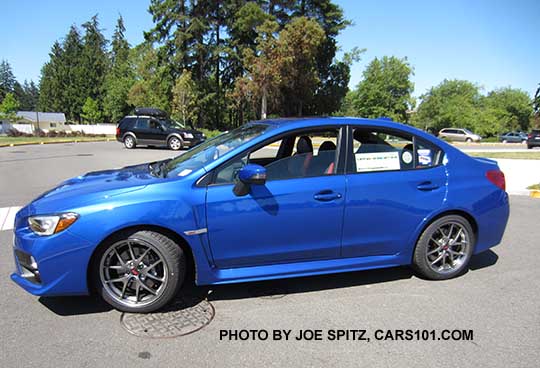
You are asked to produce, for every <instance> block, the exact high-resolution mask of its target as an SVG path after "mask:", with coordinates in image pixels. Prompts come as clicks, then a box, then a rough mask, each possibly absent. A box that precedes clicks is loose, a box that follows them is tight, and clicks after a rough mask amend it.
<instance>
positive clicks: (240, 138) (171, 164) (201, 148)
mask: <svg viewBox="0 0 540 368" xmlns="http://www.w3.org/2000/svg"><path fill="white" fill-rule="evenodd" d="M271 128H272V125H268V124H248V125H243V126H241V127H240V128H236V129H234V130H231V131H230V132H225V133H223V134H220V135H218V136H217V137H214V138H212V139H209V140H207V141H206V142H204V143H202V144H200V145H198V146H196V147H195V148H193V149H190V150H189V151H187V152H186V153H184V154H183V155H181V156H178V157H176V158H174V159H172V160H170V161H168V162H167V163H166V165H165V170H164V176H168V177H172V176H186V175H188V174H190V173H191V172H192V171H195V170H199V169H200V168H202V167H203V166H206V165H208V164H209V163H211V162H213V161H215V160H217V159H218V158H219V157H221V156H223V155H224V154H226V153H227V152H229V151H231V150H233V149H235V148H236V147H239V146H241V145H242V144H244V143H246V142H249V141H250V140H252V139H254V138H256V137H258V136H260V135H261V134H263V133H265V132H266V131H267V130H269V129H271Z"/></svg>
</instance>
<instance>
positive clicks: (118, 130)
mask: <svg viewBox="0 0 540 368" xmlns="http://www.w3.org/2000/svg"><path fill="white" fill-rule="evenodd" d="M116 135H117V136H118V135H120V128H119V127H116Z"/></svg>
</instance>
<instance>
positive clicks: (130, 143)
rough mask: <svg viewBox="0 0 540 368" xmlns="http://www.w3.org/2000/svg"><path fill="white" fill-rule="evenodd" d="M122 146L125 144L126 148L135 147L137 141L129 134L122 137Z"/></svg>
mask: <svg viewBox="0 0 540 368" xmlns="http://www.w3.org/2000/svg"><path fill="white" fill-rule="evenodd" d="M124 146H125V147H126V148H127V149H132V148H135V147H136V146H137V143H136V142H135V138H133V137H132V136H130V135H127V136H126V137H125V138H124Z"/></svg>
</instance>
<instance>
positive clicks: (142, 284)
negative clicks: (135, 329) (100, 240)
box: [99, 239, 169, 307]
mask: <svg viewBox="0 0 540 368" xmlns="http://www.w3.org/2000/svg"><path fill="white" fill-rule="evenodd" d="M168 274H169V271H168V268H167V264H166V263H165V261H164V258H163V255H162V254H161V253H160V252H159V251H158V250H157V249H156V248H155V247H154V246H153V245H152V244H150V243H148V242H146V241H144V240H138V239H126V240H121V241H119V242H117V243H115V244H113V245H112V246H111V247H109V249H107V251H106V252H105V253H104V254H103V256H102V257H101V261H100V263H99V277H100V280H101V284H102V285H103V288H104V289H105V291H106V292H107V294H109V295H110V296H111V297H112V298H113V299H115V300H116V301H117V302H118V303H120V304H123V305H125V306H128V307H142V306H145V305H148V304H150V303H152V302H154V301H155V300H157V299H158V298H159V297H160V296H161V295H162V294H163V292H164V290H165V287H166V285H167V282H168Z"/></svg>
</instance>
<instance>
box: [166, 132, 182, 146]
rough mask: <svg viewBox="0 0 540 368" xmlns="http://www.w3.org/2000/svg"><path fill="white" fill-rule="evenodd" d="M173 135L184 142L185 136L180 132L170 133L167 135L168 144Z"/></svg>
mask: <svg viewBox="0 0 540 368" xmlns="http://www.w3.org/2000/svg"><path fill="white" fill-rule="evenodd" d="M172 137H175V138H178V139H180V142H182V144H184V138H182V135H181V134H180V133H176V132H174V133H170V134H169V135H168V136H167V139H166V141H167V144H168V143H169V139H171V138H172Z"/></svg>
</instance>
